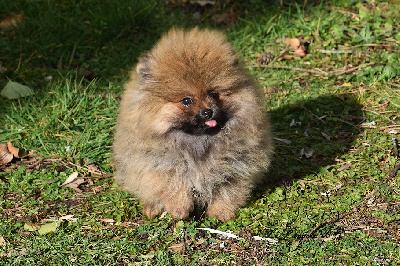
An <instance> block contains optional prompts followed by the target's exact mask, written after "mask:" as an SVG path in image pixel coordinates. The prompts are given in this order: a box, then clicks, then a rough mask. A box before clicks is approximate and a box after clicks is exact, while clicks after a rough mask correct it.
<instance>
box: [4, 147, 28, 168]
mask: <svg viewBox="0 0 400 266" xmlns="http://www.w3.org/2000/svg"><path fill="white" fill-rule="evenodd" d="M32 154H33V152H32V151H30V152H28V151H26V150H23V149H19V148H16V147H14V146H13V145H12V143H11V142H7V144H3V143H0V165H6V164H8V163H10V162H11V161H12V160H13V159H14V158H16V159H21V158H25V157H29V156H31V155H32Z"/></svg>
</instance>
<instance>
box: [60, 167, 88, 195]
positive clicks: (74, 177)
mask: <svg viewBox="0 0 400 266" xmlns="http://www.w3.org/2000/svg"><path fill="white" fill-rule="evenodd" d="M85 182H86V180H85V179H84V178H78V172H73V173H72V174H71V175H70V176H69V177H68V178H67V179H66V180H65V182H64V183H62V184H61V186H63V187H67V188H72V189H73V190H75V192H77V193H82V190H81V189H79V185H81V184H83V183H85Z"/></svg>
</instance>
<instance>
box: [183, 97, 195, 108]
mask: <svg viewBox="0 0 400 266" xmlns="http://www.w3.org/2000/svg"><path fill="white" fill-rule="evenodd" d="M192 103H193V98H190V97H185V98H183V99H182V100H181V104H182V105H183V106H185V107H189V106H190V105H191V104H192Z"/></svg>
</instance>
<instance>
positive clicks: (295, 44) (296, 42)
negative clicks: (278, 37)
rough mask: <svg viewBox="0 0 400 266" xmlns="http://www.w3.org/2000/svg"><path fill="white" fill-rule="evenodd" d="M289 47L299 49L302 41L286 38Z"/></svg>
mask: <svg viewBox="0 0 400 266" xmlns="http://www.w3.org/2000/svg"><path fill="white" fill-rule="evenodd" d="M284 43H286V44H287V45H290V46H292V47H293V49H297V48H299V47H300V40H299V39H297V38H286V40H285V41H284Z"/></svg>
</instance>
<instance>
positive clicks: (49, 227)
mask: <svg viewBox="0 0 400 266" xmlns="http://www.w3.org/2000/svg"><path fill="white" fill-rule="evenodd" d="M59 226H60V222H52V223H46V224H43V225H41V226H40V228H39V230H38V233H39V235H45V234H48V233H54V232H57V229H58V227H59Z"/></svg>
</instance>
